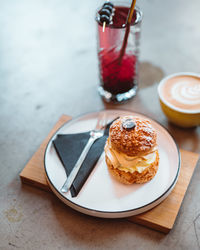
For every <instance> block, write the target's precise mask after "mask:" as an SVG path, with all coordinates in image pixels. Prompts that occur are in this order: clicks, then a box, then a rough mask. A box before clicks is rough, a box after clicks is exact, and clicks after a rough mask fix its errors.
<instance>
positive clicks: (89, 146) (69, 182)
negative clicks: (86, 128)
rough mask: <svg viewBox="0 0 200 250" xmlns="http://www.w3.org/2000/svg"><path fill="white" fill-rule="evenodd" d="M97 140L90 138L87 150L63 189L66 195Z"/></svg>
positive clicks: (86, 146) (85, 149)
mask: <svg viewBox="0 0 200 250" xmlns="http://www.w3.org/2000/svg"><path fill="white" fill-rule="evenodd" d="M96 139H97V138H94V137H90V138H89V140H88V142H87V144H86V145H85V148H84V149H83V151H82V153H81V155H80V157H79V159H78V161H77V162H76V164H75V166H74V168H73V170H72V171H71V173H70V175H69V177H68V178H67V180H66V181H65V183H64V185H63V186H62V188H61V191H62V192H63V193H66V192H68V191H69V189H70V187H71V185H72V183H73V181H74V179H75V178H76V176H77V174H78V171H79V169H80V168H81V165H82V163H83V161H84V160H85V157H86V156H87V154H88V152H89V150H90V148H91V146H92V144H93V143H94V142H95V141H96Z"/></svg>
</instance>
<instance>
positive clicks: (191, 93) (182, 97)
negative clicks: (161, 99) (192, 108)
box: [171, 81, 200, 105]
mask: <svg viewBox="0 0 200 250" xmlns="http://www.w3.org/2000/svg"><path fill="white" fill-rule="evenodd" d="M171 95H172V97H173V98H174V99H175V100H177V101H178V102H180V103H183V104H188V105H195V104H198V103H200V84H195V83H190V82H187V81H186V82H185V81H182V82H177V83H176V84H174V86H172V89H171Z"/></svg>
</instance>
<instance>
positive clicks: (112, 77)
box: [97, 6, 142, 102]
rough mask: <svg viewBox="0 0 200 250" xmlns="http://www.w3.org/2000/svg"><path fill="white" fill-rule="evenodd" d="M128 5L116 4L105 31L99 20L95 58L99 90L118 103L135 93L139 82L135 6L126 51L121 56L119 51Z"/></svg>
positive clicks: (137, 32)
mask: <svg viewBox="0 0 200 250" xmlns="http://www.w3.org/2000/svg"><path fill="white" fill-rule="evenodd" d="M128 12H129V8H128V7H125V6H115V11H114V15H113V18H112V23H110V24H109V25H108V26H106V28H105V30H104V32H103V27H102V23H101V22H100V19H98V14H97V23H98V38H99V39H98V41H99V44H98V58H99V68H100V81H101V86H100V87H99V92H100V94H101V96H102V97H103V98H104V99H105V100H106V101H115V102H121V101H125V100H128V99H130V98H131V97H133V96H134V95H135V94H136V90H137V84H138V49H139V35H140V23H141V17H142V15H141V12H139V10H138V9H135V11H134V14H133V18H132V22H131V26H130V32H129V36H128V40H127V44H126V50H125V53H124V54H123V56H122V57H120V52H121V48H122V44H123V40H124V35H125V30H126V19H127V16H128Z"/></svg>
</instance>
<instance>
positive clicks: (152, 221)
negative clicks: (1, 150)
mask: <svg viewBox="0 0 200 250" xmlns="http://www.w3.org/2000/svg"><path fill="white" fill-rule="evenodd" d="M70 119H71V117H69V116H66V115H62V116H61V117H60V119H59V121H58V122H57V123H56V124H55V126H54V127H53V129H52V130H51V132H50V133H49V135H48V136H47V138H46V139H45V140H44V141H43V143H42V144H41V146H40V147H39V149H38V150H37V152H36V153H35V154H34V155H33V157H32V158H31V159H30V161H29V162H28V163H27V165H26V166H25V168H24V169H23V170H22V172H21V173H20V178H21V181H22V183H26V184H29V185H33V186H35V187H38V188H41V189H44V190H48V191H51V189H50V187H49V186H48V184H47V180H46V175H45V171H44V152H45V149H46V146H47V143H48V141H49V140H50V138H51V137H52V136H53V134H54V133H55V132H56V131H57V130H58V129H59V128H60V127H61V126H62V125H63V124H64V123H65V122H67V121H68V120H70ZM180 152H181V170H180V176H179V179H178V181H177V184H176V186H175V188H174V189H173V191H172V192H171V193H170V195H169V196H168V197H167V198H166V199H165V200H164V201H163V202H162V203H161V204H159V205H158V206H156V207H154V208H153V209H151V210H149V211H148V212H145V213H142V214H139V215H135V216H132V217H129V218H127V219H128V220H129V221H132V222H135V223H138V224H141V225H144V226H147V227H150V228H153V229H155V230H158V231H161V232H164V233H168V232H169V231H170V230H171V229H172V227H173V225H174V222H175V220H176V217H177V214H178V211H179V209H180V207H181V203H182V201H183V198H184V195H185V193H186V190H187V187H188V185H189V183H190V179H191V177H192V174H193V172H194V169H195V166H196V164H197V161H198V158H199V155H198V154H196V153H193V152H188V151H185V150H180Z"/></svg>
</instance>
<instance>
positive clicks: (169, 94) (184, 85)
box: [159, 74, 200, 113]
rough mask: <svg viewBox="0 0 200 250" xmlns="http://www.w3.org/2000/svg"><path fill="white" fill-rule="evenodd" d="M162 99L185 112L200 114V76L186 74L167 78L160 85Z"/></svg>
mask: <svg viewBox="0 0 200 250" xmlns="http://www.w3.org/2000/svg"><path fill="white" fill-rule="evenodd" d="M159 91H160V97H161V98H162V99H163V101H165V102H166V103H167V104H169V105H170V106H173V108H175V109H177V110H178V111H183V112H189V113H190V112H191V113H193V112H200V76H195V75H190V74H188V75H187V74H185V75H174V76H173V77H169V78H168V79H167V78H166V79H165V81H163V82H162V84H161V85H160V90H159Z"/></svg>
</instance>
